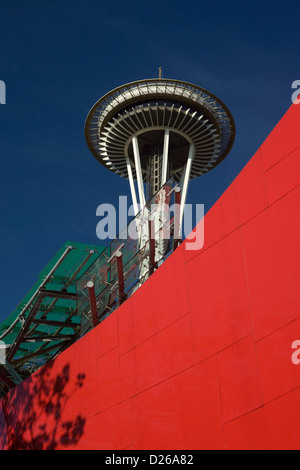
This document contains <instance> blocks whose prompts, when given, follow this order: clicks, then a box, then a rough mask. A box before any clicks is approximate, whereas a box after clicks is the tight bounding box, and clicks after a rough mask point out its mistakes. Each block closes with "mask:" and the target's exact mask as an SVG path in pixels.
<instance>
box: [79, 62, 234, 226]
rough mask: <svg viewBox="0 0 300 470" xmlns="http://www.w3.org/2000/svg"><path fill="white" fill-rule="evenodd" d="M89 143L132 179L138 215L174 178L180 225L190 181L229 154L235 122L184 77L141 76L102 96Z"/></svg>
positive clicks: (89, 124) (88, 129) (88, 126)
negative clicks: (141, 78) (180, 78)
mask: <svg viewBox="0 0 300 470" xmlns="http://www.w3.org/2000/svg"><path fill="white" fill-rule="evenodd" d="M85 137H86V141H87V144H88V147H89V149H90V151H91V152H92V154H93V155H94V156H95V157H96V159H97V160H98V161H99V162H100V163H101V164H102V165H103V166H104V167H105V168H107V169H108V170H110V171H112V172H114V173H116V174H118V175H119V176H120V177H123V178H127V179H128V180H129V185H130V190H131V195H132V202H133V207H134V211H135V215H137V214H138V213H139V211H141V210H142V209H143V207H145V205H146V203H147V201H149V200H150V199H151V198H152V197H153V196H154V195H155V194H156V193H157V192H158V191H159V190H160V188H162V187H163V186H164V185H165V184H166V182H167V181H168V180H169V179H170V178H172V179H173V181H174V182H176V183H177V184H178V187H180V198H181V205H180V208H181V209H180V211H181V212H180V225H181V224H182V218H183V210H184V205H185V203H186V198H187V192H188V186H189V181H190V180H191V179H193V178H197V177H199V176H201V175H204V174H206V173H207V172H209V171H210V170H212V169H213V168H215V167H216V166H217V165H218V164H219V163H220V162H221V161H222V160H223V159H224V158H225V157H226V155H228V153H229V151H230V149H231V147H232V145H233V142H234V139H235V124H234V120H233V117H232V115H231V113H230V111H229V110H228V108H227V107H226V106H225V105H224V103H223V102H222V101H221V100H220V99H219V98H217V97H216V96H214V95H213V94H211V93H210V92H208V91H206V90H205V89H203V88H201V87H199V86H197V85H193V84H191V83H187V82H184V81H180V80H170V79H164V78H161V69H160V73H159V78H156V79H149V80H139V81H135V82H132V83H128V84H126V85H123V86H120V87H118V88H116V89H114V90H112V91H110V92H109V93H107V94H106V95H104V96H103V97H102V98H100V99H99V101H97V102H96V104H95V105H94V106H93V107H92V109H91V111H90V112H89V114H88V117H87V120H86V123H85Z"/></svg>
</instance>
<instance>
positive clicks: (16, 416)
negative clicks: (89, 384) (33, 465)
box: [0, 361, 86, 450]
mask: <svg viewBox="0 0 300 470" xmlns="http://www.w3.org/2000/svg"><path fill="white" fill-rule="evenodd" d="M53 367H54V361H51V362H49V363H48V364H46V365H45V366H44V367H42V369H41V370H40V371H39V372H37V373H36V374H34V376H32V377H29V378H28V379H27V380H25V381H24V382H23V383H22V384H20V385H19V386H18V387H16V388H15V389H13V390H11V392H10V393H9V394H8V395H7V396H5V397H4V398H3V400H2V402H0V403H1V405H2V418H1V413H0V448H2V449H3V448H7V449H8V450H55V449H57V448H58V447H59V448H68V447H71V446H73V445H74V444H77V443H78V442H79V441H80V439H81V437H82V436H83V434H84V428H85V423H86V419H85V418H84V417H83V416H82V415H81V414H78V415H77V416H75V417H73V413H72V416H71V418H70V419H66V418H68V416H67V414H66V413H65V410H66V406H67V404H68V403H69V402H71V401H72V400H74V399H76V397H75V395H76V392H77V391H78V390H79V389H81V388H82V387H83V384H84V380H85V375H84V374H78V375H77V376H76V377H75V378H74V377H73V378H71V369H70V364H66V365H65V366H64V367H63V368H62V370H61V372H60V373H54V371H53V370H52V369H53ZM70 409H72V408H71V407H70ZM73 409H74V408H73ZM0 412H1V406H0ZM74 415H75V413H74Z"/></svg>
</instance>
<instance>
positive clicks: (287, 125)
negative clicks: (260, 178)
mask: <svg viewBox="0 0 300 470" xmlns="http://www.w3.org/2000/svg"><path fill="white" fill-rule="evenodd" d="M299 120H300V106H299V105H292V106H291V107H290V108H289V110H288V111H287V113H286V114H285V115H284V116H283V117H282V119H281V120H280V121H279V123H278V124H277V126H276V127H275V128H274V129H273V131H272V132H271V134H270V135H269V136H268V138H267V139H266V141H265V142H264V143H263V145H262V146H261V150H262V160H263V164H264V169H265V170H268V169H269V168H271V167H272V166H273V165H275V164H276V163H278V162H279V161H280V160H282V159H283V158H284V157H286V155H288V154H289V153H290V152H292V151H293V150H295V149H296V148H297V147H299V145H300V139H299Z"/></svg>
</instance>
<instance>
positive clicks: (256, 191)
mask: <svg viewBox="0 0 300 470" xmlns="http://www.w3.org/2000/svg"><path fill="white" fill-rule="evenodd" d="M235 183H236V189H237V199H238V209H239V215H240V221H241V224H244V223H246V222H247V221H248V220H250V219H251V218H252V217H254V216H255V215H257V214H258V213H259V212H261V211H263V210H264V209H265V208H266V207H267V206H268V199H267V190H266V183H265V179H264V171H263V165H262V161H261V151H260V150H258V151H257V152H256V154H255V155H254V156H253V157H252V158H251V160H250V162H249V163H248V164H247V166H246V167H245V169H244V171H242V172H241V173H240V174H239V176H238V177H237V178H236V180H235ZM227 211H228V206H227Z"/></svg>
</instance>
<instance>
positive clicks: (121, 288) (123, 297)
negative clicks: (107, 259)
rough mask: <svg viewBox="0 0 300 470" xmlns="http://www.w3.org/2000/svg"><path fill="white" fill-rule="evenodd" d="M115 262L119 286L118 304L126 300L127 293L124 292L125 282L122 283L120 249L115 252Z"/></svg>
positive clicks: (122, 271) (122, 270)
mask: <svg viewBox="0 0 300 470" xmlns="http://www.w3.org/2000/svg"><path fill="white" fill-rule="evenodd" d="M116 262H117V273H118V286H119V303H120V305H121V304H122V303H123V302H124V300H126V298H127V295H126V293H125V284H124V269H123V255H122V253H121V251H117V253H116Z"/></svg>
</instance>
